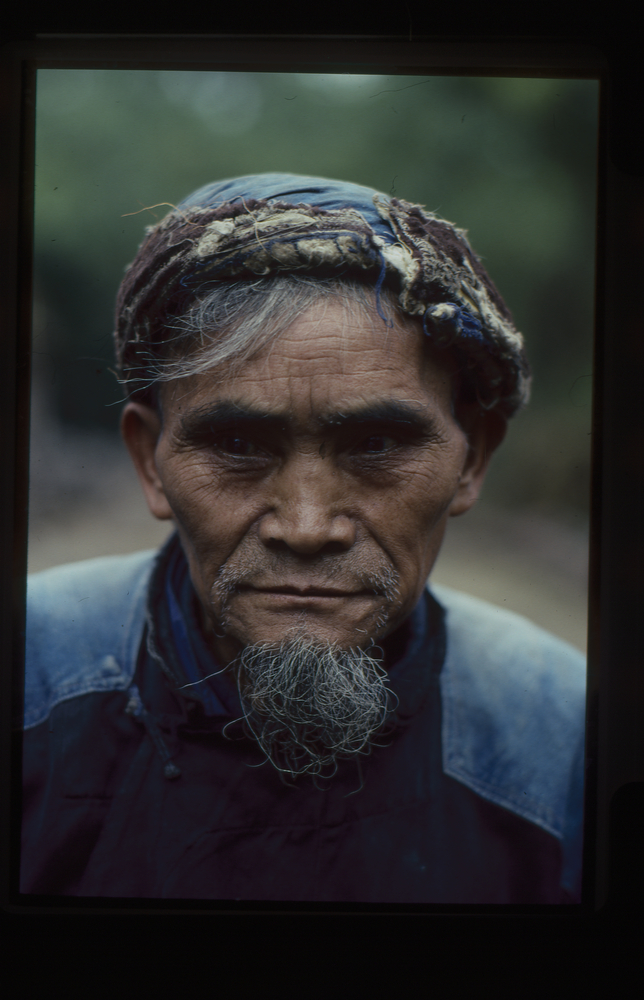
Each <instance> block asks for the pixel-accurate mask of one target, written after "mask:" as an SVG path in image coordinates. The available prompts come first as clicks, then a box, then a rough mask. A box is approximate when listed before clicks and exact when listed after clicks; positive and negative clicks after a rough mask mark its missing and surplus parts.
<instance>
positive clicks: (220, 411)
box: [179, 402, 289, 437]
mask: <svg viewBox="0 0 644 1000" xmlns="http://www.w3.org/2000/svg"><path fill="white" fill-rule="evenodd" d="M259 422H261V423H263V424H266V425H268V426H272V427H281V428H283V427H285V426H286V425H287V424H288V423H289V418H288V416H286V415H285V414H283V413H271V412H270V411H267V410H262V409H260V408H259V407H254V406H242V405H240V404H239V403H231V402H221V403H215V404H214V406H210V405H209V406H205V407H202V408H201V409H199V410H193V411H192V412H191V413H186V414H185V415H184V416H182V417H181V419H180V421H179V424H180V427H181V433H182V434H183V435H184V436H185V437H193V436H195V435H199V434H203V433H207V432H208V431H212V430H215V429H217V428H221V427H230V426H231V425H235V426H240V425H243V424H256V423H259Z"/></svg>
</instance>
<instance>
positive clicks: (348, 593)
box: [240, 586, 374, 597]
mask: <svg viewBox="0 0 644 1000" xmlns="http://www.w3.org/2000/svg"><path fill="white" fill-rule="evenodd" d="M240 589H241V590H254V591H256V592H257V593H260V594H284V595H286V596H289V597H366V596H374V591H372V590H338V589H337V588H335V587H293V586H291V587H289V586H281V587H242V588H240Z"/></svg>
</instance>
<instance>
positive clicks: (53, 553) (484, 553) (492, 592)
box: [28, 403, 588, 651]
mask: <svg viewBox="0 0 644 1000" xmlns="http://www.w3.org/2000/svg"><path fill="white" fill-rule="evenodd" d="M30 468H31V473H30V476H31V480H30V482H31V485H30V522H29V551H28V560H29V562H28V566H29V572H30V573H33V572H37V571H38V570H41V569H46V568H48V567H50V566H56V565H60V564H62V563H67V562H75V561H77V560H80V559H89V558H92V557H94V556H102V555H110V554H125V553H129V552H136V551H138V550H142V549H150V548H157V547H158V546H159V545H160V544H161V543H162V542H163V541H164V539H165V538H166V537H167V535H168V533H169V531H170V530H171V525H170V524H169V523H168V522H160V521H157V520H155V519H154V518H153V517H152V515H151V514H150V513H149V511H148V509H147V506H146V504H145V501H144V499H143V496H142V493H141V490H140V487H139V483H138V479H137V477H136V474H135V472H134V470H133V468H132V467H131V465H130V461H129V458H128V456H127V455H126V453H125V450H124V448H123V446H122V445H121V444H120V442H119V441H117V440H114V439H113V438H111V437H109V436H107V435H106V436H97V435H95V434H90V433H84V432H82V431H72V430H69V429H64V428H62V427H61V426H59V425H57V424H56V423H55V421H53V420H52V419H51V418H49V417H48V415H47V413H46V412H44V411H43V410H41V409H40V408H39V405H38V404H37V403H36V404H34V409H33V415H32V445H31V456H30ZM587 567H588V539H587V535H586V533H585V532H584V531H581V530H575V529H573V528H570V527H569V526H564V525H563V524H561V523H558V522H554V521H551V520H548V519H546V518H543V517H540V516H537V515H531V514H526V513H520V512H509V513H508V512H506V511H503V510H501V509H499V508H495V507H493V506H490V505H488V504H487V503H486V500H485V495H484V496H483V498H482V499H481V500H480V501H479V503H478V504H477V506H476V507H475V508H474V509H473V510H472V511H470V512H469V513H468V514H466V515H465V516H463V517H460V518H454V519H452V520H451V521H450V524H449V527H448V531H447V536H446V540H445V543H444V545H443V549H442V551H441V554H440V556H439V558H438V561H437V563H436V566H435V568H434V571H433V573H432V580H433V581H434V582H436V583H442V584H444V585H446V586H450V587H454V588H455V589H457V590H463V591H465V592H467V593H469V594H473V595H474V596H475V597H480V598H483V599H484V600H487V601H490V602H491V603H492V604H497V605H499V606H501V607H504V608H508V609H509V610H511V611H515V612H518V613H519V614H522V615H525V616H526V617H527V618H530V619H531V620H532V621H534V622H536V623H537V624H538V625H541V626H542V627H543V628H545V629H547V630H548V631H550V632H553V633H554V634H555V635H558V636H560V637H561V638H562V639H565V640H566V641H568V642H570V643H572V644H573V645H574V646H577V647H578V648H579V649H581V650H583V651H585V650H586V628H587Z"/></svg>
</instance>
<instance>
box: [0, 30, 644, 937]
mask: <svg viewBox="0 0 644 1000" xmlns="http://www.w3.org/2000/svg"><path fill="white" fill-rule="evenodd" d="M616 61H617V60H616V59H615V58H614V57H613V56H612V55H611V53H608V54H607V53H606V52H605V51H602V48H601V46H600V45H598V44H597V45H591V44H584V43H581V42H580V43H575V42H572V41H565V40H562V41H544V42H541V41H539V40H538V39H534V38H533V39H527V40H526V39H518V40H517V39H514V40H503V39H501V38H496V39H491V40H481V39H475V40H471V41H468V40H466V39H460V40H453V39H452V40H446V39H437V38H430V37H428V38H418V37H414V38H413V39H411V40H410V39H409V38H407V37H404V36H403V37H400V36H399V37H395V38H387V37H384V36H383V37H362V38H357V37H344V36H327V37H324V36H317V37H314V36H300V37H298V36H294V35H290V36H287V35H284V36H273V37H268V36H261V37H258V36H240V35H237V36H214V35H213V36H205V35H200V36H194V37H188V36H174V37H169V36H156V37H153V36H129V37H124V36H120V37H116V36H102V37H101V36H98V35H95V36H77V37H74V36H72V35H69V36H58V37H57V36H53V35H52V36H47V37H46V36H41V37H36V38H33V39H31V40H27V41H22V42H19V41H14V42H12V43H10V44H9V45H7V46H5V48H4V51H3V60H2V66H1V71H2V80H1V85H2V95H3V96H2V102H3V117H4V131H5V135H7V137H8V142H7V152H6V154H5V156H4V157H3V159H2V166H1V169H2V175H1V183H0V198H1V199H2V203H3V211H2V216H1V218H2V238H3V246H4V248H5V253H6V260H7V263H6V264H5V266H4V267H3V268H2V269H0V281H1V282H2V285H1V294H0V309H1V310H2V320H3V322H2V329H3V331H4V333H3V359H4V361H3V366H2V378H3V383H4V384H3V391H2V394H1V395H0V407H1V412H2V427H3V446H4V458H3V481H2V496H1V503H2V516H1V517H0V563H1V565H2V582H1V586H2V623H1V628H0V643H1V653H0V656H1V664H2V677H1V683H2V691H1V708H0V711H2V718H1V738H2V761H1V766H2V772H1V773H2V795H3V806H4V808H3V810H2V815H3V826H2V841H1V849H2V865H3V867H2V882H1V885H2V905H3V908H4V911H5V913H11V914H20V913H26V912H28V911H29V912H32V913H33V912H39V913H49V914H53V913H63V912H74V913H88V914H89V913H97V914H98V913H100V914H104V913H133V912H135V913H138V914H169V913H192V914H198V913H204V914H206V913H207V914H213V913H227V914H231V915H232V913H234V912H239V913H262V914H263V913H266V914H268V913H282V914H287V913H293V914H305V913H315V914H343V915H344V914H347V915H348V914H352V913H360V914H368V913H374V914H380V913H386V914H415V913H418V914H431V915H436V916H443V915H444V916H445V917H448V916H464V915H467V916H470V915H472V916H479V915H486V916H504V917H505V916H509V915H514V914H516V915H517V916H521V915H523V916H526V917H532V918H538V919H539V920H548V919H555V918H558V919H565V920H575V919H578V918H580V917H584V918H589V917H593V918H601V917H602V916H605V915H606V914H612V915H617V916H619V915H626V914H628V912H630V909H631V908H633V907H634V906H635V904H636V903H637V902H638V896H637V893H638V892H640V893H641V886H642V869H641V865H642V862H641V860H640V861H639V865H640V868H639V874H638V870H637V869H636V868H635V867H634V866H636V865H637V863H638V862H637V857H638V856H639V853H638V841H637V836H636V834H637V828H636V826H634V823H635V817H636V816H637V815H638V812H637V810H638V809H639V812H640V813H641V803H642V790H643V789H644V753H643V752H642V749H643V744H644V685H643V683H642V679H641V640H640V638H639V635H640V628H639V625H638V621H639V618H640V617H641V596H642V573H643V569H642V567H644V531H643V530H642V529H641V528H640V524H641V522H642V512H643V511H644V470H643V468H642V462H641V457H640V456H641V450H642V449H641V441H642V431H643V430H644V428H643V427H642V422H643V414H644V406H643V405H642V404H643V403H644V379H643V378H642V375H643V374H644V373H643V372H642V367H643V364H642V362H643V360H644V351H643V348H642V338H641V336H640V333H639V329H640V323H641V320H640V317H639V314H638V305H639V303H638V301H637V299H638V285H639V284H640V283H641V277H640V274H639V260H638V258H641V253H642V246H641V240H642V237H641V232H642V226H643V224H644V196H643V195H644V179H643V178H642V174H641V165H640V163H639V162H638V160H637V156H636V155H631V154H630V153H629V147H628V142H627V141H626V138H625V128H626V127H627V121H626V117H627V116H626V114H625V110H624V109H625V107H626V105H622V104H620V100H621V96H622V95H621V92H620V89H619V87H620V75H619V70H618V68H617V67H616ZM39 68H43V69H44V68H61V69H62V68H74V69H84V68H112V69H170V68H172V69H192V70H194V69H203V70H206V69H208V70H229V71H242V70H246V71H275V72H307V71H308V72H317V73H325V72H327V73H329V72H334V73H340V72H359V73H364V74H371V73H374V74H375V73H386V74H396V73H398V74H404V75H412V74H423V75H430V74H434V73H435V74H441V75H448V74H454V75H471V76H483V75H496V76H509V77H519V76H524V77H539V76H541V77H546V76H550V77H560V78H564V77H572V78H584V79H596V80H599V82H600V133H599V149H598V163H599V188H598V231H597V281H596V327H595V359H594V391H593V445H592V448H593V453H592V454H593V464H592V506H591V522H590V546H591V551H590V584H589V636H588V662H589V668H588V702H587V726H586V733H587V748H586V800H585V848H584V881H583V897H582V904H581V906H567V907H548V906H540V907H536V906H525V907H513V906H503V907H474V906H440V907H438V906H429V905H428V906H403V905H401V906H395V907H394V906H390V905H386V906H384V905H383V906H380V905H377V906H376V905H373V906H360V905H359V904H355V905H354V904H346V905H345V904H343V905H340V904H320V905H318V904H310V905H309V904H273V903H270V904H253V903H237V904H236V903H233V904H222V903H219V902H217V901H212V902H211V901H203V902H202V901H197V902H195V901H187V902H185V903H183V902H182V901H180V900H172V901H165V900H109V901H100V902H99V901H96V900H92V899H85V900H80V899H76V898H73V899H65V898H61V897H56V898H55V899H54V898H48V899H41V898H39V897H27V896H20V895H19V894H18V892H17V889H16V886H17V878H16V869H17V860H18V855H17V850H18V833H19V830H18V827H19V823H18V822H17V820H16V817H17V815H19V814H18V813H17V808H18V805H19V793H20V789H19V780H18V779H19V771H20V730H19V725H20V722H19V720H20V719H21V715H22V711H21V709H22V670H23V643H24V589H25V577H26V565H27V506H28V449H29V386H30V325H31V280H32V273H31V266H32V265H31V262H32V254H33V246H32V236H33V201H34V199H33V187H34V123H35V79H36V71H37V69H39ZM624 100H626V98H624ZM633 107H634V109H635V107H636V105H634V106H633ZM638 120H639V119H638ZM638 120H636V121H634V122H633V123H632V127H634V128H639V125H638ZM10 817H12V818H13V825H12V826H10V821H9V818H10ZM640 824H641V820H640ZM629 852H630V853H629ZM638 879H639V881H638ZM638 886H639V889H638Z"/></svg>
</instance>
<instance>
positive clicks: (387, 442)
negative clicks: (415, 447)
mask: <svg viewBox="0 0 644 1000" xmlns="http://www.w3.org/2000/svg"><path fill="white" fill-rule="evenodd" d="M397 443H398V442H397V441H396V440H395V439H394V438H392V437H388V436H387V435H386V434H372V435H371V437H368V438H365V439H364V441H362V442H361V444H360V445H359V446H358V451H361V452H363V453H365V452H366V454H368V455H378V454H380V453H381V452H384V451H390V450H391V449H392V448H395V447H396V445H397Z"/></svg>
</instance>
